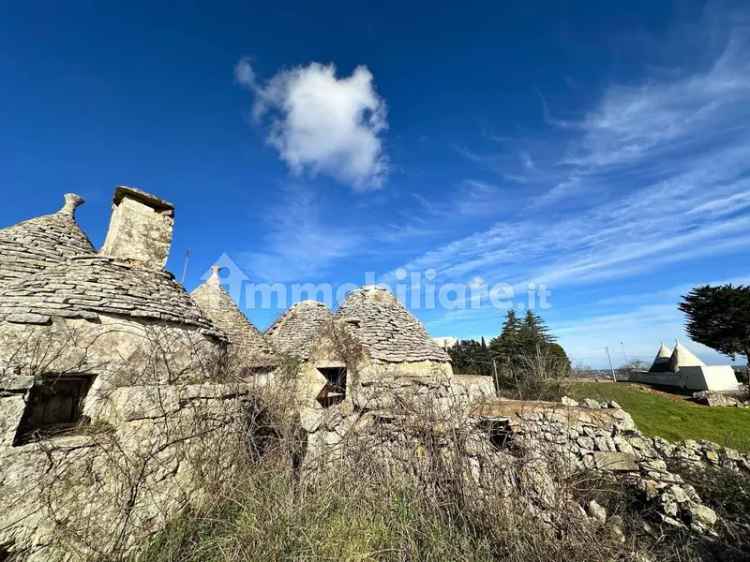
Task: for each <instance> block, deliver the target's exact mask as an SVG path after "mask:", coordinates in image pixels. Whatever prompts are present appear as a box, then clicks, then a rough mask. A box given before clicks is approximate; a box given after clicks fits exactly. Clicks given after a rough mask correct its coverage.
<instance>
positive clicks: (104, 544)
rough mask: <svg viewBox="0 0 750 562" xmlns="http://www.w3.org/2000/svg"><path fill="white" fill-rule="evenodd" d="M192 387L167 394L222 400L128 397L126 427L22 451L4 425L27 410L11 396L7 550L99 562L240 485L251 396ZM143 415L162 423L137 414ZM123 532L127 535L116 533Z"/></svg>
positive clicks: (1, 477)
mask: <svg viewBox="0 0 750 562" xmlns="http://www.w3.org/2000/svg"><path fill="white" fill-rule="evenodd" d="M189 386H190V385H187V386H165V387H163V388H160V389H159V392H158V394H159V395H161V396H162V397H175V396H180V397H185V396H205V395H215V396H218V397H219V398H215V399H212V398H209V399H201V400H188V401H183V402H182V403H179V404H178V403H176V402H175V400H174V399H173V398H168V399H167V400H166V401H165V402H164V403H165V405H166V404H167V403H168V404H169V405H168V406H167V407H165V408H160V407H159V406H158V405H157V403H158V399H157V396H156V394H155V389H154V388H153V387H141V388H127V389H125V388H123V389H118V390H117V391H116V392H115V394H114V396H113V403H114V408H115V410H117V411H119V412H120V414H122V413H123V412H124V413H127V414H128V415H112V416H111V417H110V418H109V419H110V420H111V421H114V420H115V419H117V420H118V421H116V423H112V424H110V423H109V422H108V421H105V420H104V419H98V420H94V421H95V422H96V424H97V425H92V426H91V430H90V431H83V433H80V434H78V435H70V436H57V437H52V438H49V439H45V440H43V441H41V442H33V443H28V444H25V445H22V446H17V447H11V446H9V445H10V444H9V443H8V442H7V437H8V436H10V435H12V433H13V430H11V431H8V430H7V428H6V427H5V426H4V425H3V424H4V421H5V419H6V418H5V415H6V413H9V412H11V410H15V412H16V413H18V411H19V410H22V409H23V395H13V396H11V397H1V398H0V439H1V441H0V487H1V488H2V494H0V498H1V499H0V502H1V503H0V505H2V509H0V544H2V545H3V547H4V548H5V549H6V550H7V551H8V552H9V553H10V554H13V553H16V552H20V553H23V557H22V558H20V559H22V560H24V561H28V562H61V561H69V560H80V559H83V557H84V555H86V554H94V553H96V554H98V556H96V557H95V558H97V559H98V558H100V557H106V555H107V554H109V553H119V554H121V553H122V552H124V550H127V549H128V548H131V547H133V546H135V545H138V544H142V542H143V541H144V540H146V539H147V538H148V537H149V536H151V534H152V533H153V532H155V531H156V530H158V529H160V528H161V527H163V526H164V525H165V524H166V523H167V522H168V521H169V520H170V519H171V518H173V517H174V516H175V515H177V514H178V513H179V512H180V511H181V510H183V509H185V508H186V507H188V506H191V505H192V506H198V505H200V504H201V502H203V501H204V499H205V493H206V491H208V490H209V489H210V486H211V483H212V482H214V483H215V482H220V481H221V480H222V479H231V477H232V474H233V470H234V467H235V466H236V464H235V463H236V460H237V459H238V454H240V453H241V449H240V448H239V447H238V439H240V438H241V436H242V435H243V433H244V432H245V430H246V426H245V423H246V422H245V412H246V406H245V405H244V397H245V396H246V395H247V393H248V392H249V390H248V389H247V388H246V387H242V386H236V385H199V386H200V387H202V388H195V389H192V388H189ZM214 387H215V388H214ZM9 399H10V400H9ZM139 409H140V411H141V412H142V413H144V414H148V415H153V417H149V418H146V417H142V416H140V415H131V414H134V413H135V412H136V411H138V410H139ZM159 410H161V415H155V414H156V413H157V412H158V411H159ZM9 418H10V419H17V416H14V415H10V416H9ZM125 418H127V421H126V419H125ZM102 424H103V425H102ZM96 428H98V429H96ZM122 525H127V527H126V530H127V533H126V534H125V535H123V536H120V535H119V533H114V532H113V529H120V528H121V526H122ZM60 537H64V538H65V542H60V541H59V540H58V539H59V538H60ZM93 549H95V550H93ZM118 557H119V556H118Z"/></svg>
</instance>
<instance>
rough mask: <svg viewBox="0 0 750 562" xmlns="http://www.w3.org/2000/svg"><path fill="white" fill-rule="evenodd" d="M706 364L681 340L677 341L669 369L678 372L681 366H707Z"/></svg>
mask: <svg viewBox="0 0 750 562" xmlns="http://www.w3.org/2000/svg"><path fill="white" fill-rule="evenodd" d="M705 366H706V364H705V363H704V362H703V361H701V360H700V359H698V357H696V356H695V355H694V354H693V352H692V351H690V350H689V349H688V348H687V347H685V346H684V345H682V344H681V343H680V342H679V340H676V341H675V346H674V351H672V357H670V358H669V370H670V371H673V372H677V371H679V370H680V368H681V367H705Z"/></svg>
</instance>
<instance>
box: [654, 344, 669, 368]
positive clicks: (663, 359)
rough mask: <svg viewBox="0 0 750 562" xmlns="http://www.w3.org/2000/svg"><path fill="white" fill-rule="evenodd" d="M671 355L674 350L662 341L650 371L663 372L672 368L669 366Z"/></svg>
mask: <svg viewBox="0 0 750 562" xmlns="http://www.w3.org/2000/svg"><path fill="white" fill-rule="evenodd" d="M671 357H672V352H671V351H669V348H668V347H667V346H666V345H664V342H661V345H660V346H659V351H657V352H656V357H654V362H653V363H652V364H651V368H650V369H649V371H650V372H652V373H659V372H662V373H663V372H664V371H669V370H671V369H670V367H669V361H670V359H671Z"/></svg>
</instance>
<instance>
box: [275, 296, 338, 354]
mask: <svg viewBox="0 0 750 562" xmlns="http://www.w3.org/2000/svg"><path fill="white" fill-rule="evenodd" d="M332 322H333V313H332V312H331V310H330V309H329V308H328V307H327V306H326V305H324V304H323V303H320V302H317V301H311V300H307V301H302V302H298V303H297V304H295V305H294V306H292V307H291V308H290V309H289V310H287V311H286V312H285V313H284V314H282V315H281V316H280V317H279V318H278V319H277V320H276V322H274V323H273V324H272V325H271V326H270V327H269V328H268V329H267V330H266V335H267V336H268V338H269V339H270V340H271V343H272V345H273V347H274V348H275V349H276V350H277V351H279V352H280V353H282V354H284V355H289V356H291V357H294V358H297V359H302V360H304V359H307V358H308V356H309V355H310V352H311V350H312V347H313V344H314V343H315V340H316V338H317V337H318V336H319V335H320V333H321V332H322V331H323V329H324V328H326V327H328V326H330V325H331V323H332Z"/></svg>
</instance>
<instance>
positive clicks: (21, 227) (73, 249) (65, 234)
mask: <svg viewBox="0 0 750 562" xmlns="http://www.w3.org/2000/svg"><path fill="white" fill-rule="evenodd" d="M82 203H83V199H81V198H80V197H79V196H78V195H75V194H72V193H69V194H67V195H66V196H65V205H64V206H63V208H62V209H60V210H59V211H58V212H57V213H53V214H51V215H44V216H41V217H37V218H34V219H30V220H27V221H24V222H21V223H19V224H17V225H15V226H11V227H7V228H2V229H0V283H6V282H10V281H12V280H15V279H22V278H24V277H27V276H29V275H31V274H34V273H38V272H41V271H44V270H45V269H47V268H49V267H54V266H56V265H60V264H63V263H65V261H66V260H67V259H68V258H69V257H72V256H79V255H91V254H93V253H94V248H93V247H92V245H91V242H90V241H89V239H88V238H87V237H86V235H85V234H84V233H83V232H82V231H81V229H80V228H79V227H78V224H77V223H76V221H75V209H76V207H78V206H79V205H80V204H82ZM28 294H29V293H28V292H25V291H19V292H17V294H16V296H27V295H28Z"/></svg>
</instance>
